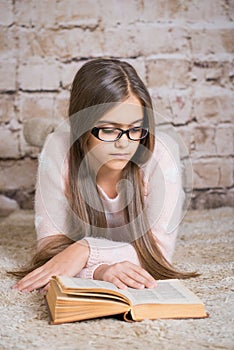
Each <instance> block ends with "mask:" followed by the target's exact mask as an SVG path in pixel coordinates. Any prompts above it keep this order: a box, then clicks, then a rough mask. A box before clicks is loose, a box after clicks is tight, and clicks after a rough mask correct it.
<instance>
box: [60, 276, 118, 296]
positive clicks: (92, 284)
mask: <svg viewBox="0 0 234 350" xmlns="http://www.w3.org/2000/svg"><path fill="white" fill-rule="evenodd" d="M56 279H57V280H59V282H60V283H61V285H62V286H64V287H65V288H66V289H90V290H91V289H93V290H97V289H103V290H106V289H109V290H114V291H116V292H120V293H122V290H121V289H119V288H117V287H116V286H115V285H114V284H113V283H110V282H105V281H98V280H90V279H86V278H76V277H68V276H56Z"/></svg>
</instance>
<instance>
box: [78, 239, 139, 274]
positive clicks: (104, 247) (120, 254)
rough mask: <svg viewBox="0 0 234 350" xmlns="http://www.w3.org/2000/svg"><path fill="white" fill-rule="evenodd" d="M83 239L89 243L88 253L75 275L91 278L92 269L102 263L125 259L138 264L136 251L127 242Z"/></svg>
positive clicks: (112, 262)
mask: <svg viewBox="0 0 234 350" xmlns="http://www.w3.org/2000/svg"><path fill="white" fill-rule="evenodd" d="M85 240H86V241H87V242H88V244H89V249H90V255H89V259H88V262H87V264H86V266H85V268H84V269H83V270H82V271H81V272H80V273H79V274H78V275H77V277H81V278H91V279H92V278H93V273H94V271H95V270H96V268H97V267H98V266H100V265H102V264H108V265H111V264H115V263H118V262H122V261H125V260H127V261H130V262H132V263H133V264H136V265H138V266H140V262H139V259H138V256H137V253H136V251H135V249H134V247H133V246H132V245H131V244H129V243H125V242H116V241H111V240H108V239H105V238H94V237H85Z"/></svg>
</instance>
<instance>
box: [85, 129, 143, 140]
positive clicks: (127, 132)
mask: <svg viewBox="0 0 234 350" xmlns="http://www.w3.org/2000/svg"><path fill="white" fill-rule="evenodd" d="M137 128H141V129H142V130H145V131H146V133H145V135H144V136H142V137H139V138H138V139H132V138H131V137H130V135H129V133H130V131H131V130H133V129H137ZM106 129H115V130H119V131H120V133H119V135H118V137H117V138H116V139H115V140H110V141H107V140H103V139H101V138H100V137H99V131H100V130H106ZM148 133H149V128H147V127H144V128H143V127H134V128H130V129H126V130H124V129H120V128H112V127H101V128H98V127H94V128H93V129H92V130H91V134H92V135H93V136H95V137H96V138H97V139H99V140H101V141H103V142H116V141H118V140H119V139H120V138H121V137H122V136H123V135H124V134H126V135H127V137H128V138H129V140H131V141H139V140H143V139H144V138H146V136H147V135H148Z"/></svg>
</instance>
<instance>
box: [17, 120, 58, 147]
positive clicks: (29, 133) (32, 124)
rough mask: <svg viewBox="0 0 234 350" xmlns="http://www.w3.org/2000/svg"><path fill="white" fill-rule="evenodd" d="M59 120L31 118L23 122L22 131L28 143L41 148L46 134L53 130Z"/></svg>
mask: <svg viewBox="0 0 234 350" xmlns="http://www.w3.org/2000/svg"><path fill="white" fill-rule="evenodd" d="M58 124H59V120H55V119H52V118H32V119H29V120H27V121H26V122H24V125H23V133H24V138H25V140H26V142H27V143H28V144H30V145H31V146H35V147H40V148H42V147H43V145H44V142H45V139H46V137H47V135H48V134H50V133H51V132H53V131H54V130H55V129H56V127H57V126H58Z"/></svg>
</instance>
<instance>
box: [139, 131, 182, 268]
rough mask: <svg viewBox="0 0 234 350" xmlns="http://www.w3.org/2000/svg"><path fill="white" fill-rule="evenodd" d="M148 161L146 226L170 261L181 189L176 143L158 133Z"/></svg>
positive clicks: (180, 210)
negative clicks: (147, 224)
mask: <svg viewBox="0 0 234 350" xmlns="http://www.w3.org/2000/svg"><path fill="white" fill-rule="evenodd" d="M156 143H157V144H156V148H155V152H154V154H153V157H152V162H151V164H150V166H149V167H148V169H147V171H148V172H147V171H146V177H147V184H148V186H147V187H148V188H147V191H148V193H147V197H146V207H147V216H148V218H149V222H150V227H151V230H152V232H153V234H154V237H155V239H156V241H157V244H158V246H159V248H160V249H161V251H162V253H163V255H164V257H165V258H166V259H167V260H168V261H169V262H172V257H173V253H174V249H175V243H176V237H177V233H178V227H179V223H180V221H181V215H182V206H183V201H184V192H183V188H182V181H181V169H180V157H179V147H178V145H177V143H176V142H175V141H174V140H173V139H172V138H171V137H170V136H168V135H167V134H164V133H159V134H158V137H156Z"/></svg>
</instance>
